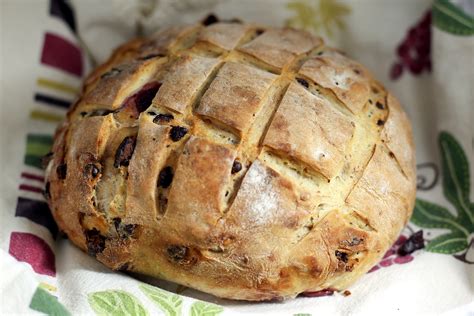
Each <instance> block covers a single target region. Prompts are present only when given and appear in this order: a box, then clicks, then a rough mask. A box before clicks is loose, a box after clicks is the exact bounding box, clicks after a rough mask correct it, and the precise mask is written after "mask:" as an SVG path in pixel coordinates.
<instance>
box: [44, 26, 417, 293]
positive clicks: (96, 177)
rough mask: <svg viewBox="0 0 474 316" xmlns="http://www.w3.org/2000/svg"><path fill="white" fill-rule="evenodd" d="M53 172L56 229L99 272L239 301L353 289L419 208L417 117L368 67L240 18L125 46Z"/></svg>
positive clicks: (66, 139)
mask: <svg viewBox="0 0 474 316" xmlns="http://www.w3.org/2000/svg"><path fill="white" fill-rule="evenodd" d="M46 173H47V183H46V188H45V195H46V197H47V199H48V201H49V205H50V207H51V210H52V213H53V215H54V218H55V220H56V221H57V223H58V225H59V227H60V229H61V230H62V231H63V232H64V233H65V234H67V236H68V237H69V239H70V240H71V241H72V242H73V243H74V244H76V245H77V246H78V247H80V248H81V249H83V250H84V251H88V253H89V254H90V255H92V256H95V257H96V258H97V260H99V261H100V262H102V263H103V264H105V265H106V266H108V267H110V268H112V269H114V270H127V271H133V272H137V273H142V274H145V275H149V276H154V277H157V278H162V279H166V280H170V281H173V282H176V283H179V284H182V285H185V286H189V287H192V288H195V289H199V290H201V291H204V292H207V293H212V294H214V295H216V296H219V297H224V298H230V299H239V300H255V301H260V300H271V299H277V300H280V299H285V298H291V297H295V296H296V295H298V294H300V293H308V292H314V291H320V290H330V291H331V290H342V289H345V288H346V287H347V286H349V285H350V284H351V283H353V282H354V281H356V280H357V279H358V278H359V277H360V276H361V275H363V274H364V273H366V272H367V271H368V270H369V269H370V268H371V267H372V266H373V265H374V264H376V263H377V262H378V260H380V259H381V257H382V256H383V254H384V253H385V251H386V250H387V249H388V248H389V247H390V245H391V244H392V243H393V242H394V241H395V239H396V238H397V235H398V234H399V232H400V230H401V229H402V228H403V226H404V225H405V224H406V223H407V221H408V219H409V217H410V215H411V212H412V208H413V204H414V199H415V159H414V146H413V140H412V132H411V127H410V122H409V121H408V119H407V116H406V114H405V113H404V111H403V109H402V108H401V106H400V104H399V102H398V101H397V99H396V98H395V97H394V96H393V95H391V94H390V93H389V92H387V90H386V89H385V88H384V87H383V86H382V85H381V84H380V83H379V82H377V81H375V80H374V78H373V77H372V75H371V74H370V73H369V71H368V70H367V69H366V68H364V67H363V66H362V65H360V64H359V63H357V62H355V61H352V60H351V59H349V58H347V57H346V56H345V55H344V54H343V53H341V52H339V51H337V50H335V49H332V48H329V47H326V46H325V45H324V44H323V41H322V40H321V39H320V38H318V37H315V36H313V35H311V34H309V33H307V32H304V31H298V30H294V29H290V28H270V27H260V26H255V25H249V24H240V23H231V22H228V23H221V22H219V23H214V24H212V25H208V26H203V25H191V26H189V25H188V26H182V27H173V28H169V29H166V30H163V31H161V32H159V33H157V34H155V35H154V36H152V37H150V38H146V39H137V40H134V41H132V42H129V43H127V44H125V45H123V46H121V47H120V48H118V49H117V50H116V51H115V53H114V54H113V55H112V57H111V58H110V59H109V60H108V61H107V62H106V63H105V64H103V65H102V66H100V67H99V68H97V69H96V70H95V71H94V72H93V73H92V74H91V75H90V76H89V77H88V78H87V80H86V81H85V84H84V86H83V91H82V93H81V96H80V98H79V100H78V101H77V102H76V103H75V105H74V106H73V107H72V108H71V109H70V111H69V113H68V115H67V120H66V122H65V123H63V124H62V125H61V126H60V127H59V128H58V130H57V133H56V135H55V141H54V146H53V154H52V157H51V160H50V162H49V163H48V167H47V172H46Z"/></svg>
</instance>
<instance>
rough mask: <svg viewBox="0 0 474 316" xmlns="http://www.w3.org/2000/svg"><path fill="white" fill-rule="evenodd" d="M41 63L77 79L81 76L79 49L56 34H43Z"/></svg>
mask: <svg viewBox="0 0 474 316" xmlns="http://www.w3.org/2000/svg"><path fill="white" fill-rule="evenodd" d="M41 63H42V64H45V65H48V66H51V67H55V68H59V69H61V70H63V71H66V72H69V73H71V74H73V75H76V76H78V77H81V76H82V72H83V65H82V53H81V50H80V48H79V47H78V46H77V45H75V44H74V43H71V42H70V41H68V40H66V39H64V38H63V37H61V36H58V35H56V34H52V33H46V34H45V36H44V44H43V52H42V54H41Z"/></svg>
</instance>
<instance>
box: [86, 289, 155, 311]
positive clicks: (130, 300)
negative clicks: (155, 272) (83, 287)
mask: <svg viewBox="0 0 474 316" xmlns="http://www.w3.org/2000/svg"><path fill="white" fill-rule="evenodd" d="M88 300H89V304H90V306H91V307H92V309H93V310H94V311H95V312H96V314H97V315H113V316H146V315H148V313H147V311H146V309H145V308H144V307H143V305H142V304H141V303H140V301H138V299H137V298H135V297H134V296H133V295H132V294H130V293H127V292H125V291H120V290H109V291H101V292H94V293H90V294H89V295H88Z"/></svg>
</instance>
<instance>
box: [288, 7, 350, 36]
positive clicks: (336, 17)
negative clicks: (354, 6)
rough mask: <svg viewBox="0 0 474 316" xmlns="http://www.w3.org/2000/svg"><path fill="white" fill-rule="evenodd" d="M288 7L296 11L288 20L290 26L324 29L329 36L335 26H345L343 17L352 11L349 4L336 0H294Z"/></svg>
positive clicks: (314, 29) (340, 27) (316, 29)
mask: <svg viewBox="0 0 474 316" xmlns="http://www.w3.org/2000/svg"><path fill="white" fill-rule="evenodd" d="M287 8H288V9H289V10H290V11H293V12H294V13H295V15H294V16H293V17H291V18H290V19H288V20H287V21H286V24H287V25H288V26H291V27H296V28H302V29H305V30H312V31H315V32H317V31H320V30H323V31H325V32H326V34H327V35H328V36H329V37H332V35H333V30H334V28H335V27H337V28H338V29H344V28H345V23H344V19H343V18H344V16H345V15H348V14H349V13H350V12H351V9H350V8H349V7H348V6H347V5H345V4H342V3H339V2H338V1H336V0H319V1H318V0H292V1H290V2H289V3H288V4H287Z"/></svg>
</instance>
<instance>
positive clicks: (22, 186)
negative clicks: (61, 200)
mask: <svg viewBox="0 0 474 316" xmlns="http://www.w3.org/2000/svg"><path fill="white" fill-rule="evenodd" d="M20 190H22V191H30V192H36V193H43V189H41V188H37V187H34V186H31V185H28V184H20Z"/></svg>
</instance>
